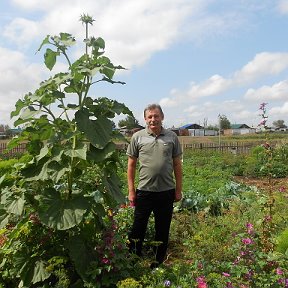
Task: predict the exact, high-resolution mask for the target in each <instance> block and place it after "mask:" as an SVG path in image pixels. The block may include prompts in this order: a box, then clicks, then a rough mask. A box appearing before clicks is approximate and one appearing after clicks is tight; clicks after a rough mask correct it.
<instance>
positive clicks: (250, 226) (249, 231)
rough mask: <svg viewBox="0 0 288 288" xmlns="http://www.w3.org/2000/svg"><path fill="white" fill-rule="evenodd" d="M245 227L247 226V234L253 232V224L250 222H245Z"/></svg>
mask: <svg viewBox="0 0 288 288" xmlns="http://www.w3.org/2000/svg"><path fill="white" fill-rule="evenodd" d="M246 227H247V232H248V234H251V233H252V232H253V230H254V229H253V224H251V223H247V224H246Z"/></svg>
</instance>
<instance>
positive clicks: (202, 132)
mask: <svg viewBox="0 0 288 288" xmlns="http://www.w3.org/2000/svg"><path fill="white" fill-rule="evenodd" d="M179 135H180V136H217V135H218V131H216V130H211V129H205V128H204V127H203V126H201V125H199V124H196V123H194V124H186V125H183V126H181V127H179Z"/></svg>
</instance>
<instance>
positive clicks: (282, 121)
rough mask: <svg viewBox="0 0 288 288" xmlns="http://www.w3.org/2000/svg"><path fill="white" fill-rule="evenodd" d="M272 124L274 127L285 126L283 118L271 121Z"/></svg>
mask: <svg viewBox="0 0 288 288" xmlns="http://www.w3.org/2000/svg"><path fill="white" fill-rule="evenodd" d="M273 126H274V127H276V128H286V127H287V126H286V125H285V123H284V120H276V121H273Z"/></svg>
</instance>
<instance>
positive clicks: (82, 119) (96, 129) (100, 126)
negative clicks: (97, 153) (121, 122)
mask: <svg viewBox="0 0 288 288" xmlns="http://www.w3.org/2000/svg"><path fill="white" fill-rule="evenodd" d="M89 116H90V115H89V111H88V110H87V109H81V110H79V111H77V112H76V113H75V119H76V122H77V127H78V129H79V130H80V131H81V132H83V133H84V134H85V136H86V137H87V139H88V140H89V141H90V142H91V144H92V145H93V146H95V147H96V148H100V149H102V148H104V147H105V146H106V145H107V144H108V142H110V140H111V131H112V122H111V121H110V120H109V119H107V118H105V117H102V116H100V117H98V118H97V119H96V120H91V119H89Z"/></svg>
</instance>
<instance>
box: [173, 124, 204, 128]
mask: <svg viewBox="0 0 288 288" xmlns="http://www.w3.org/2000/svg"><path fill="white" fill-rule="evenodd" d="M179 129H204V127H202V126H201V125H198V124H186V125H183V126H181V127H179Z"/></svg>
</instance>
